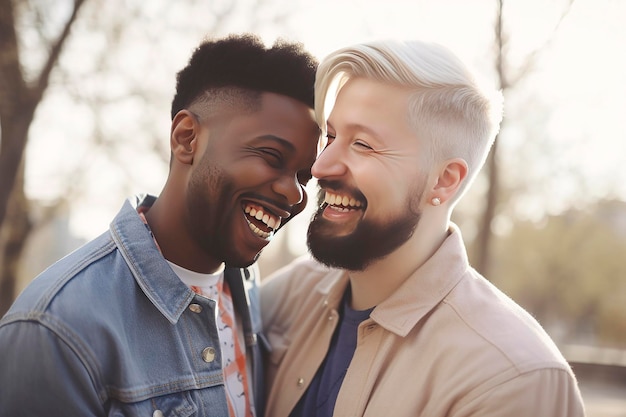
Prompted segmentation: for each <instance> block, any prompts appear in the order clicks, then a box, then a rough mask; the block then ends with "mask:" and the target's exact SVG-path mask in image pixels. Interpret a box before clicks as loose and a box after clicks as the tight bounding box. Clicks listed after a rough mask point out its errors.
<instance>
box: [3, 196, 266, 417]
mask: <svg viewBox="0 0 626 417" xmlns="http://www.w3.org/2000/svg"><path fill="white" fill-rule="evenodd" d="M153 201H154V197H150V196H149V197H148V198H147V199H146V200H144V202H143V203H142V204H152V202H153ZM257 271H258V269H257V268H256V267H255V266H253V267H251V268H245V269H235V268H226V270H225V279H226V280H227V281H228V283H229V285H230V287H231V292H232V295H233V302H234V304H235V308H236V309H237V312H238V314H239V317H240V318H241V321H242V323H243V327H244V334H245V338H246V344H247V357H248V363H249V365H250V366H251V375H252V381H253V391H254V393H255V395H256V397H257V400H256V401H255V402H256V407H255V408H256V411H257V416H260V415H261V414H262V411H263V404H262V403H261V402H260V399H261V398H262V396H263V394H264V390H263V387H262V385H261V381H262V375H261V359H260V349H259V345H258V343H257V334H258V333H259V332H260V329H261V319H260V315H259V305H258V289H257V283H258V273H257ZM215 318H216V305H215V302H214V301H212V300H209V299H207V298H204V297H201V296H199V295H197V294H195V293H194V292H193V291H191V289H189V288H188V287H187V286H186V285H185V284H183V283H182V282H181V281H180V280H179V279H178V277H177V276H176V275H175V274H174V272H173V271H172V269H171V268H170V267H169V265H168V264H167V262H166V260H165V259H164V258H163V256H162V255H161V253H160V252H159V250H158V248H157V246H156V245H155V243H154V241H153V238H152V236H151V233H150V231H149V230H148V228H147V226H146V225H145V224H144V223H143V222H142V220H141V219H140V217H139V216H138V214H137V211H136V209H135V207H133V205H132V204H131V203H130V202H126V203H125V204H124V206H123V207H122V209H121V211H120V212H119V214H118V215H117V216H116V217H115V219H114V220H113V222H112V223H111V226H110V229H109V231H108V232H106V233H104V234H102V235H101V236H99V237H98V238H96V239H95V240H93V241H91V242H90V243H88V244H86V245H85V246H83V247H81V248H80V249H78V250H76V251H75V252H73V253H71V254H70V255H68V256H66V257H65V258H63V259H61V260H60V261H58V262H57V263H55V264H54V265H52V266H51V267H50V268H48V269H47V270H46V271H44V272H43V273H42V274H41V275H40V276H38V277H37V278H36V279H35V280H34V281H33V282H32V283H31V284H30V285H29V286H28V287H27V288H26V289H25V290H24V291H23V293H22V294H21V295H20V296H19V297H18V299H17V300H16V301H15V303H14V304H13V306H12V307H11V309H10V310H9V311H8V312H7V314H6V315H5V316H4V317H3V318H2V320H1V321H0V416H12V417H13V416H48V417H53V416H153V415H154V416H161V415H163V416H228V407H227V402H226V394H225V389H224V379H223V373H222V366H221V364H222V358H221V350H220V344H219V339H218V331H217V327H216V323H215ZM259 340H260V339H259ZM157 410H160V413H159V411H157Z"/></svg>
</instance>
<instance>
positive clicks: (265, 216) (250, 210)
mask: <svg viewBox="0 0 626 417" xmlns="http://www.w3.org/2000/svg"><path fill="white" fill-rule="evenodd" d="M244 211H245V212H246V214H249V215H250V216H251V217H254V218H255V219H257V220H260V221H262V222H263V223H265V224H266V225H267V226H268V227H269V228H270V229H272V230H276V229H278V227H279V226H280V223H281V218H280V217H278V216H274V215H272V214H271V213H265V212H264V211H263V210H260V209H257V208H255V207H253V206H251V205H247V206H246V207H245V208H244ZM248 223H249V224H250V229H251V230H252V231H253V232H254V233H256V234H257V235H259V236H261V237H263V238H267V237H269V236H270V235H271V234H272V232H265V231H263V230H260V229H259V228H258V227H256V226H254V225H253V224H252V223H250V222H248ZM255 229H256V230H255Z"/></svg>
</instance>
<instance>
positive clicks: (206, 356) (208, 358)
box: [202, 347, 215, 363]
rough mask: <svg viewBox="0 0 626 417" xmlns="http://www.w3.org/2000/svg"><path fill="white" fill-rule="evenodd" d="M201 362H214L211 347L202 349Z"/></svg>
mask: <svg viewBox="0 0 626 417" xmlns="http://www.w3.org/2000/svg"><path fill="white" fill-rule="evenodd" d="M202 360H203V361H205V362H206V363H211V362H213V360H215V349H214V348H212V347H208V348H204V350H203V351H202Z"/></svg>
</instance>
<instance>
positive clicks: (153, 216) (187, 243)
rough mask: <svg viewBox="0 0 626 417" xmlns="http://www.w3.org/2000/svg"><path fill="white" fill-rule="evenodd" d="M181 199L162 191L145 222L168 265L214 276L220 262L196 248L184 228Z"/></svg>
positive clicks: (183, 211)
mask: <svg viewBox="0 0 626 417" xmlns="http://www.w3.org/2000/svg"><path fill="white" fill-rule="evenodd" d="M184 201H185V200H184V198H182V197H181V196H179V195H177V194H176V193H175V192H174V193H173V194H172V193H171V191H170V190H169V189H168V187H165V188H164V189H163V191H162V193H161V195H159V197H158V198H157V200H156V201H155V202H154V204H153V205H152V207H151V208H150V210H148V212H147V213H146V220H147V221H148V225H149V226H150V229H151V230H152V233H153V234H154V237H155V239H156V241H157V243H158V245H159V248H160V249H161V253H162V254H163V257H164V258H165V259H167V260H168V261H170V262H172V263H174V264H176V265H178V266H180V267H183V268H185V269H188V270H190V271H194V272H199V273H203V274H212V273H215V271H217V270H218V269H219V268H220V267H221V266H222V261H221V260H219V259H215V258H214V257H210V256H207V254H206V252H204V251H202V249H201V248H200V247H199V246H198V245H197V244H196V242H195V241H194V240H193V238H192V236H191V233H189V232H188V225H187V224H185V221H184V219H185V208H184Z"/></svg>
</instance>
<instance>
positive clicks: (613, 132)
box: [27, 0, 626, 242]
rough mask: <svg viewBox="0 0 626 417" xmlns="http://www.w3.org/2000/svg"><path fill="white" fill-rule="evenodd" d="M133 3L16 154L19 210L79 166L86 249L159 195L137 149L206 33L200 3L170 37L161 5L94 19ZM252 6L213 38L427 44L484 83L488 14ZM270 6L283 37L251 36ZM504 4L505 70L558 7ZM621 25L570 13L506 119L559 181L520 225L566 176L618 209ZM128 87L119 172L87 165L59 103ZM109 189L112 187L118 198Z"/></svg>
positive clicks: (623, 149) (76, 54) (607, 2)
mask: <svg viewBox="0 0 626 417" xmlns="http://www.w3.org/2000/svg"><path fill="white" fill-rule="evenodd" d="M163 1H165V0H163ZM134 3H137V4H140V5H142V6H139V7H144V8H146V9H145V11H144V13H143V14H144V15H147V19H146V20H145V21H133V23H132V27H130V29H128V32H127V35H126V37H125V38H124V39H123V43H122V47H121V50H120V51H119V54H118V53H117V52H113V51H111V53H110V54H109V55H107V56H106V57H107V58H110V59H109V61H108V62H104V63H102V62H95V58H93V59H92V58H90V55H89V53H90V51H91V50H98V49H103V48H104V49H106V48H108V47H109V45H108V44H107V40H106V39H105V38H104V37H103V35H102V33H97V32H96V33H94V32H90V33H84V32H80V33H81V35H80V37H77V38H76V39H75V40H74V41H73V42H74V43H72V44H71V45H72V49H68V53H67V54H66V55H65V56H64V60H65V61H64V62H65V63H68V64H70V65H71V66H72V67H73V68H74V70H75V72H76V73H77V75H76V77H77V79H79V80H80V81H79V82H76V80H69V82H63V83H60V84H59V85H57V86H55V87H54V88H53V89H51V90H50V91H49V93H48V95H47V99H46V101H45V102H44V103H43V105H42V107H41V108H40V109H39V111H38V113H37V119H36V121H35V124H34V125H33V128H32V130H31V143H30V147H29V149H28V154H27V155H28V158H29V165H28V173H27V175H28V177H27V178H28V188H27V190H28V193H29V195H30V196H31V197H35V198H44V199H45V198H54V197H55V196H56V195H58V194H59V193H60V192H63V190H64V189H65V187H66V185H67V183H66V181H67V178H66V177H64V176H60V175H58V173H59V172H64V171H65V172H72V170H73V168H74V167H75V166H76V165H77V164H78V163H79V162H86V163H87V165H88V166H90V167H91V168H92V169H90V170H89V171H88V172H87V173H86V174H85V175H84V176H82V177H81V178H72V179H71V181H72V183H73V184H74V185H76V187H77V188H83V189H84V188H88V189H89V191H88V192H87V193H86V195H85V197H84V198H83V199H81V200H80V201H78V202H76V204H75V206H73V208H72V223H71V224H72V228H73V230H74V232H75V233H77V234H79V235H81V236H83V237H85V238H92V237H94V236H95V235H97V234H99V233H100V232H102V231H103V230H105V229H106V227H107V226H108V223H109V222H110V220H111V218H112V217H113V216H114V215H115V213H116V212H117V210H118V209H119V207H120V206H121V203H122V201H123V199H124V198H125V197H127V196H128V195H131V194H134V193H138V192H145V191H148V192H151V193H158V192H159V190H160V189H161V186H162V185H163V183H164V181H165V175H166V173H167V165H166V164H164V163H163V162H161V161H159V160H158V158H156V157H154V156H147V155H150V149H151V145H150V144H149V143H148V141H147V140H146V136H149V139H150V140H154V141H161V143H163V144H166V143H167V140H168V133H169V102H170V100H171V96H172V91H173V85H174V74H175V72H176V71H178V70H179V69H180V68H181V67H182V66H184V64H185V62H186V60H187V59H188V57H189V54H190V52H191V50H192V49H193V48H194V47H195V46H196V44H197V43H198V41H199V40H200V38H201V37H202V36H203V35H204V33H203V32H202V30H204V28H206V27H210V25H211V24H213V22H212V21H211V19H212V16H210V15H209V14H208V10H206V9H205V4H204V3H205V2H201V1H200V2H196V3H197V5H195V6H192V7H194V8H195V10H194V12H193V13H189V11H188V10H189V9H188V8H187V6H185V7H184V8H183V7H182V6H178V5H180V4H182V3H178V4H177V6H169V8H168V9H167V18H169V19H171V20H172V21H174V22H176V23H175V25H171V24H165V23H164V22H165V21H164V19H165V17H164V16H163V8H162V7H163V6H162V5H163V4H166V3H161V2H159V1H151V2H140V1H136V2H133V1H126V2H122V1H121V0H113V1H110V2H103V3H102V5H100V6H99V7H100V9H99V10H98V13H99V14H100V15H102V16H106V15H107V13H123V12H124V8H125V7H130V6H129V5H133V4H134ZM255 3H257V2H255V1H253V0H247V1H244V2H243V6H242V9H241V11H240V12H239V13H238V19H237V20H236V21H235V22H233V23H231V24H229V25H227V26H225V27H224V28H223V29H222V30H221V32H223V33H227V32H231V31H236V32H240V31H255V32H257V33H259V34H260V35H261V36H263V37H264V38H265V39H266V40H267V41H268V42H271V41H273V40H274V39H275V38H276V37H278V36H283V37H286V38H289V39H296V40H299V41H302V42H303V43H304V44H305V46H306V47H307V48H308V49H309V50H310V51H312V52H313V53H315V54H316V55H317V56H318V57H320V58H322V57H323V56H324V55H326V54H327V53H329V52H330V51H332V50H334V49H336V48H339V47H342V46H345V45H347V44H350V43H354V42H359V41H362V40H366V39H370V38H390V37H392V38H421V39H428V40H433V41H437V42H439V43H443V44H445V45H447V46H448V47H450V48H451V49H452V50H453V51H454V52H456V53H457V54H458V55H459V56H460V57H461V58H462V59H464V60H465V61H466V62H467V63H468V64H470V65H471V66H473V67H476V68H477V69H478V70H479V71H480V72H481V74H482V76H483V77H485V78H488V77H490V76H491V75H492V74H491V71H492V66H491V61H490V53H491V48H492V33H493V19H494V16H495V4H496V1H495V0H472V1H467V0H422V1H419V0H414V1H400V0H387V1H380V0H367V1H366V0H359V1H347V0H346V1H337V0H316V1H312V0H311V1H306V0H297V1H286V2H279V1H278V0H275V1H274V2H271V1H268V3H269V4H268V5H267V6H264V7H262V9H261V15H260V16H257V17H256V18H255V19H254V20H253V21H254V25H253V26H251V25H250V23H249V22H250V21H251V19H250V16H249V15H248V14H247V13H248V12H249V9H250V8H251V7H252V5H253V4H255ZM274 3H281V4H282V5H281V6H279V9H280V10H286V11H288V12H289V17H288V18H287V19H286V20H285V21H284V22H282V23H281V24H273V25H265V24H264V23H263V22H266V21H267V20H268V17H269V16H271V15H272V14H273V11H274V10H275V9H276V7H277V6H273V4H274ZM505 3H506V5H505V6H506V7H510V8H512V7H515V8H517V9H516V10H512V9H511V10H509V9H507V10H505V16H514V19H511V18H509V19H508V20H507V21H506V22H505V23H506V24H507V25H508V26H507V27H509V28H510V30H511V33H512V34H511V40H512V46H511V48H512V49H511V53H512V56H513V57H514V59H515V60H516V62H518V63H520V62H523V60H524V59H525V57H526V56H527V53H528V52H529V51H530V50H532V49H533V48H535V47H536V46H538V45H540V44H542V43H543V42H544V41H545V40H546V38H548V37H550V36H551V31H552V29H553V27H554V25H555V24H556V22H557V20H558V16H559V11H560V10H561V9H562V7H563V4H564V3H565V1H563V0H554V1H548V0H524V1H520V2H505ZM513 3H514V4H513ZM167 4H172V2H167ZM224 4H227V2H224ZM86 7H87V6H86ZM133 7H137V6H133ZM177 7H180V8H177ZM148 8H152V9H148ZM207 22H208V23H207ZM624 22H626V2H625V1H621V0H577V1H576V2H575V4H574V7H573V9H572V11H571V13H570V15H569V16H568V17H567V18H566V20H565V21H564V22H563V25H562V26H561V27H560V29H559V31H558V33H557V36H556V37H554V39H553V43H552V44H551V45H550V46H549V48H548V49H546V54H545V55H544V56H543V57H542V59H541V60H540V65H539V66H538V67H537V71H536V72H535V73H534V74H533V75H532V77H530V78H529V79H528V80H527V81H526V84H524V88H523V91H522V92H521V93H518V94H517V95H516V96H515V97H512V98H511V103H510V113H509V114H508V116H510V117H512V118H515V119H516V120H517V121H518V122H520V123H522V122H523V123H525V124H526V125H528V124H531V125H532V124H533V123H535V122H536V124H537V126H538V129H539V128H540V131H539V132H537V135H538V136H541V137H545V140H546V146H548V145H549V144H551V145H550V146H549V148H550V149H551V151H550V152H551V154H550V156H551V157H546V158H541V160H538V161H537V164H538V168H537V171H536V172H538V174H536V175H538V176H541V175H550V176H554V175H555V174H554V173H555V172H557V173H558V172H563V173H564V174H562V178H559V181H558V182H555V184H554V185H549V186H547V190H544V193H546V192H547V193H549V195H548V196H546V195H545V194H541V193H537V196H536V198H534V199H533V198H526V199H525V200H524V204H520V207H521V208H520V213H522V214H523V215H527V216H529V217H532V216H533V213H539V212H540V211H539V210H536V209H538V208H539V207H542V208H543V209H548V210H553V211H558V210H560V209H562V208H563V204H564V203H563V202H564V201H570V200H571V199H572V198H573V197H572V196H576V194H580V193H581V191H579V187H580V181H579V178H580V177H577V176H571V175H570V174H569V171H570V170H571V169H573V168H575V170H578V172H579V174H580V176H582V177H584V178H587V180H588V181H589V186H588V188H586V189H585V191H584V193H588V194H590V195H583V196H582V197H597V196H595V195H593V193H597V194H598V195H604V194H605V193H607V192H610V191H612V192H613V193H615V194H616V195H619V196H620V197H621V198H624V199H626V185H624V184H626V172H624V170H623V168H622V163H623V162H624V158H625V155H626V129H624V126H623V119H624V115H626V76H625V74H626V55H625V54H624V52H623V48H624V47H623V45H624V43H625V41H626V25H624ZM87 26H89V25H87ZM174 26H175V27H174ZM77 30H78V29H77ZM103 65H107V66H111V67H113V68H118V69H119V71H124V74H126V73H131V74H135V80H134V81H133V82H134V83H136V84H130V85H129V84H128V83H127V82H126V81H124V79H122V78H116V75H115V74H116V72H114V73H113V75H111V76H109V78H107V79H106V80H104V81H103V80H100V79H94V78H90V74H92V73H93V72H94V71H96V70H97V68H99V67H101V66H103ZM119 71H117V74H118V76H119ZM103 83H104V84H105V87H103V85H102V84H103ZM137 85H139V86H140V87H142V88H143V89H154V91H155V94H156V98H155V108H151V109H146V108H145V105H144V104H142V103H141V102H140V101H133V100H132V99H129V100H124V101H123V103H119V102H115V103H114V104H113V105H111V108H110V109H109V111H108V112H107V114H106V116H105V119H104V120H103V121H102V131H103V137H104V138H105V139H107V140H113V141H116V142H119V143H121V144H122V146H124V147H126V148H127V152H125V153H124V154H123V156H122V161H123V166H124V169H121V167H120V162H119V160H116V161H113V162H112V161H111V160H110V159H108V158H107V155H102V154H94V152H92V149H93V148H92V145H90V142H89V140H90V139H93V138H91V137H90V136H91V135H92V133H93V129H92V126H93V123H94V122H95V121H94V120H93V117H92V115H91V114H90V112H89V111H88V110H87V108H86V107H85V106H81V105H76V104H73V101H72V100H71V98H70V97H69V96H68V94H67V91H68V90H69V91H70V92H71V93H73V94H76V95H79V96H82V97H96V96H97V94H98V92H99V91H101V90H102V88H106V89H107V93H108V94H109V95H110V96H127V95H129V91H131V90H132V89H133V88H134V87H136V86H137ZM537 97H539V98H537ZM533 100H539V101H540V102H541V103H542V105H541V106H536V105H534V101H533ZM157 104H158V106H157ZM525 106H526V107H525ZM145 112H150V113H151V114H153V115H154V122H153V123H152V124H151V126H150V129H147V128H146V126H140V125H138V123H137V120H138V117H139V116H142V115H144V114H145ZM539 122H541V123H539ZM511 124H513V123H512V122H511ZM527 138H528V134H527V133H526V136H525V135H524V132H521V131H519V130H516V129H511V131H510V133H509V135H508V136H507V138H506V142H503V145H502V146H503V148H505V149H508V151H509V153H508V155H510V156H509V158H511V160H510V161H508V160H506V157H505V163H510V164H511V167H514V168H511V169H521V170H525V169H526V168H524V167H519V168H515V155H516V152H517V149H518V148H520V147H521V146H522V145H524V142H525V141H526V140H527ZM88 139H89V140H88ZM503 140H504V139H503ZM548 142H549V143H548ZM535 146H537V145H535ZM59 150H61V151H59ZM541 164H544V165H545V167H543V168H542V165H541ZM542 169H543V171H542ZM542 173H543V174H542ZM529 175H530V174H529ZM128 178H131V180H129V179H128ZM120 182H124V186H123V187H121V186H120ZM546 201H547V203H546ZM524 211H526V213H524ZM297 220H298V221H300V222H301V223H303V224H306V222H307V221H308V216H307V215H302V216H299V218H298V219H297ZM299 242H301V240H300V241H299Z"/></svg>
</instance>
